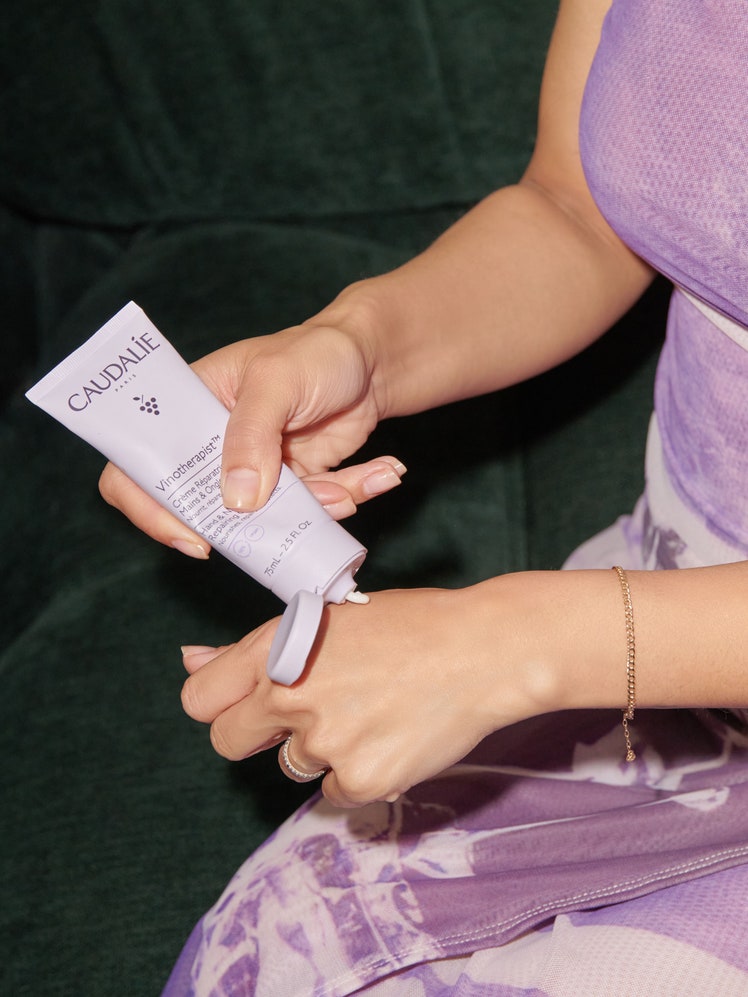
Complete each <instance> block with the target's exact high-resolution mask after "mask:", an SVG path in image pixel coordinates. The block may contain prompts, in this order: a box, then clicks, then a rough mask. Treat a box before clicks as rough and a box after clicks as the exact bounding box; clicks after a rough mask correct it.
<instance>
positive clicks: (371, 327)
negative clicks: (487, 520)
mask: <svg viewBox="0 0 748 997" xmlns="http://www.w3.org/2000/svg"><path fill="white" fill-rule="evenodd" d="M650 280H651V272H650V271H649V269H648V268H647V267H646V266H645V265H644V264H643V263H642V262H641V261H640V260H639V259H637V258H636V257H635V256H634V255H633V254H632V253H631V252H630V251H629V250H628V249H626V247H624V246H623V244H622V243H620V242H619V241H618V240H617V238H616V237H615V236H614V235H613V234H612V232H610V230H609V229H608V228H607V226H606V225H605V224H604V222H602V220H601V219H599V218H596V217H594V216H593V215H592V213H591V211H590V210H589V208H587V207H585V214H584V215H581V214H580V213H575V211H574V209H573V207H569V206H567V205H565V204H564V203H563V202H562V200H561V199H560V198H557V197H555V196H551V195H550V194H549V193H548V192H547V191H546V190H544V188H543V187H542V186H540V185H539V184H536V183H534V182H532V181H531V179H529V178H528V179H527V180H526V181H525V182H523V183H522V184H520V185H517V186H513V187H508V188H505V189H503V190H500V191H498V192H496V193H495V194H493V195H491V197H489V198H487V199H486V200H485V201H483V202H481V203H480V204H479V205H478V206H477V207H476V208H474V209H473V210H472V211H471V212H469V213H468V214H467V215H466V216H465V217H463V218H462V219H461V220H460V221H459V222H457V223H456V224H455V225H454V226H452V227H451V228H450V229H449V230H448V231H447V232H445V233H444V235H442V236H441V237H440V238H439V239H438V240H437V241H436V242H435V243H434V244H433V245H432V246H431V247H429V249H427V250H426V251H425V252H424V253H422V254H421V255H420V256H417V257H416V258H415V259H413V260H411V261H410V262H409V263H407V264H405V265H404V266H402V267H400V268H398V269H397V270H395V271H392V272H391V273H389V274H385V275H383V276H381V277H376V278H374V279H371V280H367V281H363V282H361V283H359V284H357V285H354V286H353V287H352V288H350V289H348V290H347V291H346V292H344V293H343V294H342V295H341V296H340V297H339V298H338V299H336V301H335V302H333V303H332V305H331V306H329V307H328V308H327V309H325V310H324V311H323V312H322V313H321V314H320V316H317V317H315V319H314V320H312V321H313V322H315V323H316V322H325V323H330V324H334V325H336V326H337V327H338V328H343V329H346V328H351V329H354V330H355V334H356V335H357V336H358V338H359V341H360V342H362V343H363V348H364V350H365V351H367V352H368V355H369V357H370V363H371V368H372V372H373V378H374V386H375V392H376V395H377V399H378V408H379V410H380V412H381V414H382V416H391V415H404V414H409V413H412V412H416V411H421V410H423V409H426V408H430V407H433V406H436V405H439V404H443V403H445V402H449V401H453V400H456V399H461V398H467V397H470V396H473V395H477V394H482V393H485V392H489V391H493V390H495V389H498V388H501V387H504V386H506V385H509V384H513V383H516V382H518V381H521V380H524V379H525V378H528V377H531V376H533V375H535V374H537V373H540V372H541V371H543V370H546V369H548V368H549V367H552V366H554V365H556V364H557V363H560V362H561V361H563V360H564V359H566V358H567V357H569V356H571V355H573V354H575V353H577V352H578V351H580V350H581V349H583V348H584V347H585V346H587V345H588V344H589V343H590V342H592V341H593V340H594V339H596V338H597V337H598V336H600V335H601V334H602V333H603V332H604V331H605V330H606V329H607V328H609V327H610V325H611V324H612V323H613V322H615V320H616V319H617V318H618V317H619V316H620V315H621V314H623V313H624V312H625V311H626V310H627V309H628V308H629V307H630V305H631V304H632V303H633V302H634V301H635V300H636V299H637V298H638V297H639V296H640V294H641V293H642V292H643V290H644V289H645V287H646V286H647V284H648V283H649V281H650Z"/></svg>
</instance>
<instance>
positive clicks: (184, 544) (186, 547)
mask: <svg viewBox="0 0 748 997" xmlns="http://www.w3.org/2000/svg"><path fill="white" fill-rule="evenodd" d="M171 545H172V547H173V548H174V549H175V550H178V551H179V552H180V554H186V555H187V557H196V558H198V559H199V560H201V561H207V560H208V556H209V554H210V547H207V548H206V547H203V545H202V544H199V543H197V541H195V540H172V542H171Z"/></svg>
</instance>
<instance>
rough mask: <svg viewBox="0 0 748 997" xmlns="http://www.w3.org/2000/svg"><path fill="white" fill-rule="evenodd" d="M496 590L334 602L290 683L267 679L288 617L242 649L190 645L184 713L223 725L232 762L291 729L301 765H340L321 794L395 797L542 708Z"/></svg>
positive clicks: (339, 800) (218, 742)
mask: <svg viewBox="0 0 748 997" xmlns="http://www.w3.org/2000/svg"><path fill="white" fill-rule="evenodd" d="M497 581H498V580H496V579H495V580H493V582H494V583H496V582H497ZM486 584H487V583H483V584H482V585H477V586H473V587H471V588H466V589H460V590H455V591H447V590H442V589H410V590H397V591H386V592H379V593H375V594H373V595H372V596H371V602H370V603H369V604H368V605H365V606H359V605H342V606H334V605H333V606H327V607H326V608H325V611H324V616H323V621H322V625H321V628H320V631H319V634H318V637H317V641H316V643H315V645H314V648H313V650H312V653H311V654H310V656H309V659H308V662H307V667H306V669H305V671H304V673H303V675H302V677H301V678H300V679H299V680H298V681H297V682H296V683H295V684H294V685H293V686H291V687H286V686H283V685H278V684H276V683H274V682H272V681H271V680H270V679H269V678H268V676H267V674H266V671H265V663H266V660H267V657H268V651H269V648H270V644H271V642H272V638H273V635H274V633H275V629H276V627H277V622H278V621H277V620H273V621H270V622H269V623H267V624H265V625H264V626H262V627H260V628H259V629H257V630H255V631H253V632H252V633H250V634H249V635H248V636H246V637H245V638H243V639H242V640H241V641H239V642H238V643H237V644H234V645H232V646H231V647H227V648H221V649H215V648H185V649H184V652H185V657H184V661H185V667H186V668H187V670H188V671H189V672H190V673H191V674H190V677H189V678H188V679H187V681H186V683H185V686H184V692H183V704H184V708H185V710H186V712H187V713H188V714H189V715H190V716H191V717H193V718H194V719H196V720H199V721H203V722H206V723H209V724H211V740H212V742H213V746H214V747H215V749H216V751H217V752H218V753H219V754H221V755H223V756H225V757H226V758H230V759H241V758H245V757H247V756H249V755H251V754H254V753H256V752H258V751H261V750H263V749H265V748H268V747H270V746H272V745H274V744H277V743H278V742H279V741H281V740H283V739H285V738H286V737H287V736H288V735H289V734H293V739H292V742H291V744H290V746H289V756H290V761H291V763H292V764H293V765H294V766H295V767H296V768H298V769H300V770H301V771H304V772H310V773H311V772H315V771H317V770H318V769H321V768H326V769H328V770H329V771H327V773H326V775H325V777H324V780H323V783H322V790H323V792H324V794H325V796H326V797H327V798H328V799H329V800H330V801H331V802H332V803H333V804H335V805H337V806H341V807H350V806H359V805H363V804H365V803H368V802H370V801H372V800H381V799H385V800H394V799H396V798H397V797H398V796H399V795H400V794H401V793H403V792H404V791H405V790H407V789H408V788H409V787H410V786H412V785H414V784H415V783H418V782H421V781H422V780H424V779H427V778H429V777H431V776H434V775H436V774H437V773H439V772H441V771H443V770H444V769H446V768H448V767H449V766H450V765H452V764H454V763H455V762H457V761H459V760H460V759H461V758H463V757H464V756H465V755H466V754H467V753H468V752H469V751H470V750H471V749H472V748H473V747H474V746H475V745H476V744H477V743H478V742H479V741H480V740H481V739H482V738H483V737H485V736H486V735H487V734H488V733H490V732H491V731H492V730H495V729H497V728H498V727H501V726H505V725H506V724H509V723H513V722H515V721H517V720H520V719H523V718H524V717H526V716H529V715H530V714H532V713H534V712H539V710H538V709H537V708H536V706H534V705H533V704H532V702H531V697H530V696H529V695H528V694H527V691H526V689H525V688H524V683H523V681H522V679H521V678H518V676H519V675H521V670H519V669H517V667H516V665H517V661H516V653H517V652H518V650H519V648H518V646H517V644H516V641H515V640H514V639H513V637H512V634H513V633H514V632H515V631H516V623H517V621H516V618H514V620H512V618H511V617H512V614H511V612H508V611H505V612H504V613H502V612H501V607H500V605H497V603H496V596H495V594H494V593H493V592H490V593H486V591H485V586H486ZM502 617H503V618H504V624H503V633H502V632H501V630H502V622H501V621H502ZM512 624H513V625H512ZM504 637H506V638H507V640H506V641H503V640H502V639H503V638H504ZM513 647H514V650H513ZM512 659H514V660H512ZM508 676H510V679H509V680H507V677H508ZM502 677H503V682H502ZM284 771H285V772H286V775H289V773H288V771H287V770H286V769H284Z"/></svg>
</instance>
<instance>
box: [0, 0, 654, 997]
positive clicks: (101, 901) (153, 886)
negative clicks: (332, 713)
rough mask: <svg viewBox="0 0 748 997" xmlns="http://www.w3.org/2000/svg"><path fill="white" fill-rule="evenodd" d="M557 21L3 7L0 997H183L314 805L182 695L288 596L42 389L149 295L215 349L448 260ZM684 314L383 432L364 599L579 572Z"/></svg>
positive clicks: (413, 4) (152, 307)
mask: <svg viewBox="0 0 748 997" xmlns="http://www.w3.org/2000/svg"><path fill="white" fill-rule="evenodd" d="M554 16H555V10H554V4H553V2H552V0H349V2H332V0H328V2H324V0H323V2H314V3H313V2H311V0H287V2H286V3H282V2H281V3H279V2H273V0H254V2H249V0H243V2H239V0H182V2H181V3H174V2H172V0H162V2H161V3H159V4H148V3H145V2H143V0H79V2H78V3H73V4H67V5H64V4H59V3H52V2H51V0H28V2H26V3H24V4H5V5H3V9H2V13H0V47H1V48H2V60H1V61H0V71H1V72H2V87H0V147H1V148H2V163H1V165H0V236H1V237H2V254H1V255H0V288H1V291H2V299H1V301H2V308H3V318H2V346H3V361H2V364H1V365H0V372H1V376H2V382H1V386H2V436H1V437H0V446H1V447H2V451H1V454H2V463H1V465H0V466H1V467H2V480H3V486H4V487H3V489H2V506H3V514H2V518H1V522H2V529H3V562H2V563H3V567H4V571H3V594H2V602H1V603H0V606H1V610H0V611H1V612H2V626H3V633H2V643H1V644H0V739H1V747H0V793H1V796H0V800H1V803H0V808H1V809H0V869H1V879H0V883H1V885H2V894H1V895H2V904H1V907H0V919H1V921H2V924H1V928H0V939H1V942H0V944H2V958H1V959H0V993H2V994H7V995H9V997H20V995H25V994H29V995H31V994H33V995H35V997H36V995H47V994H49V995H62V994H65V995H68V994H70V995H92V997H106V995H110V994H111V995H115V994H117V995H126V997H135V995H140V994H143V995H146V994H156V993H158V992H159V989H160V987H161V986H162V984H163V983H164V981H165V979H166V976H167V974H168V972H169V969H170V966H171V963H172V960H173V958H174V957H175V956H176V954H177V952H178V950H179V947H180V946H181V944H182V941H183V940H184V938H185V937H186V935H187V934H188V932H189V930H190V929H191V927H192V925H193V922H194V921H195V920H196V918H197V917H198V916H199V915H200V914H201V913H202V912H203V910H204V909H205V908H206V907H207V906H209V905H210V904H211V903H212V902H213V900H214V899H215V898H216V897H217V895H218V893H219V891H220V890H221V889H222V887H223V885H224V883H225V882H226V880H227V879H228V877H229V876H230V875H231V873H232V871H233V870H234V868H235V867H236V865H237V864H238V863H239V862H240V861H241V860H242V859H243V858H244V857H245V855H246V854H247V853H248V852H249V851H251V850H252V849H253V847H254V846H255V845H256V844H257V843H258V842H259V841H260V840H262V838H263V837H264V836H266V835H267V834H268V833H269V832H270V831H271V830H272V829H273V827H275V826H276V825H277V824H278V822H279V821H281V820H282V819H283V818H284V816H285V815H286V814H288V813H289V812H290V811H291V809H292V808H294V807H295V806H296V805H297V804H298V803H299V802H300V801H301V800H302V799H303V798H304V796H305V795H306V793H307V792H309V790H307V789H302V788H299V787H297V786H295V785H293V784H292V783H290V782H289V781H288V780H286V779H284V778H283V776H282V775H281V773H280V771H279V770H278V769H277V766H276V762H275V758H274V754H270V755H267V756H261V757H258V758H254V759H250V760H248V761H247V762H244V763H240V764H233V765H232V764H229V763H227V762H225V761H223V760H222V759H219V758H218V757H217V756H215V755H214V754H213V752H212V750H211V748H210V746H209V743H208V739H207V736H206V731H205V730H204V729H202V728H200V727H199V726H198V725H196V724H193V723H192V722H191V721H189V720H188V719H187V718H186V717H185V716H184V715H183V713H182V711H181V708H180V702H179V692H180V687H181V682H182V678H183V673H182V668H181V662H180V655H179V652H178V648H179V644H180V643H184V642H200V643H202V642H206V643H207V642H221V641H228V640H231V639H233V638H235V637H237V636H238V635H240V634H242V633H244V632H246V631H247V630H249V629H251V628H252V627H254V626H256V625H257V624H259V623H260V622H262V621H263V620H265V619H267V618H268V617H270V616H271V615H275V614H276V613H277V612H278V611H279V610H280V609H281V608H282V607H281V606H280V604H279V603H278V602H277V601H276V600H275V599H274V598H273V597H272V596H270V595H269V594H268V593H266V592H265V591H264V590H261V589H260V588H259V586H257V585H255V583H253V582H251V581H250V580H249V579H245V578H244V577H243V576H241V575H240V574H239V573H238V572H237V571H236V569H234V568H233V567H231V566H230V565H228V564H226V563H222V562H221V559H220V558H219V557H217V556H215V557H214V558H213V559H212V560H211V562H210V563H208V564H207V565H206V564H201V563H194V562H191V561H189V560H188V559H186V558H184V557H182V556H180V555H179V554H177V553H174V552H170V551H168V550H165V549H163V548H161V547H158V546H157V545H155V544H153V543H152V542H150V541H149V540H147V538H145V537H143V536H142V535H140V534H139V533H138V532H137V531H136V530H135V529H134V528H133V527H131V526H130V524H129V523H127V522H125V521H124V520H123V519H122V518H121V517H120V516H118V514H116V513H115V512H114V511H112V510H111V509H109V508H108V507H106V506H105V505H104V503H103V502H102V501H101V500H100V498H99V497H98V493H97V489H96V482H97V477H98V473H99V470H100V467H101V463H102V462H101V459H100V458H99V457H98V456H97V455H96V454H95V453H94V452H93V451H91V450H89V449H87V448H86V447H85V445H84V444H82V443H80V442H79V441H77V440H76V439H74V438H73V437H71V436H70V435H69V434H68V433H67V432H66V431H64V430H63V429H62V428H61V427H59V426H57V425H56V424H55V423H53V422H52V420H51V419H49V418H48V417H47V416H45V415H43V414H42V413H41V412H39V411H38V410H36V409H34V408H32V406H31V405H29V404H28V403H27V402H26V401H25V399H24V398H23V391H24V389H25V388H26V387H28V386H29V385H30V384H31V383H32V382H33V381H34V380H35V379H36V378H37V377H38V375H39V374H41V373H43V372H45V371H46V370H47V369H49V368H50V367H51V366H52V365H53V364H54V363H56V362H57V361H58V360H59V359H61V358H62V357H63V356H64V355H65V354H66V353H67V352H69V351H70V349H72V348H73V347H74V346H76V345H77V344H78V343H79V342H81V341H82V340H83V339H84V338H86V337H87V336H88V335H90V334H91V333H92V332H93V331H94V330H95V329H96V328H97V327H98V326H99V325H100V324H101V323H102V322H103V321H104V320H106V319H107V318H108V317H109V316H110V315H111V314H113V313H114V311H116V310H117V309H118V308H119V307H120V306H121V305H122V304H124V303H125V302H126V301H127V300H129V299H130V298H133V299H135V300H136V301H137V302H138V303H139V304H140V305H142V307H144V308H145V310H146V311H147V312H148V313H149V315H150V316H151V317H152V318H153V320H154V321H155V322H156V323H157V324H158V325H159V326H161V328H162V329H163V330H164V332H166V334H167V335H168V336H169V337H170V338H171V339H172V340H173V341H174V342H175V344H176V345H177V346H178V348H180V349H181V351H182V352H183V353H184V354H185V355H186V356H187V357H188V358H189V359H193V358H195V357H196V356H198V355H200V354H202V353H204V352H206V351H208V350H210V349H213V348H215V347H217V346H218V345H221V344H223V343H226V342H229V341H231V340H234V339H236V338H240V337H244V336H247V335H253V334H257V333H264V332H268V331H271V330H273V329H276V328H280V327H283V326H284V325H287V324H290V323H292V322H295V321H298V320H301V319H303V318H305V317H306V316H307V315H309V314H310V313H311V312H312V311H313V310H315V309H317V308H319V307H320V306H321V305H323V304H324V303H326V302H327V301H328V300H329V299H330V298H331V297H332V296H333V295H334V294H335V293H336V292H337V291H338V290H339V289H340V288H342V287H343V286H344V285H345V284H347V283H348V282H350V281H351V280H354V279H356V278H359V277H361V276H364V275H367V274H373V273H376V272H381V271H383V270H385V269H388V268H390V267H392V266H394V265H396V264H397V263H398V262H400V261H401V260H403V259H405V258H407V257H408V256H409V255H411V254H412V253H414V252H415V251H417V250H418V249H420V248H422V247H423V246H425V245H427V244H428V242H429V241H430V240H431V239H432V238H433V237H434V236H435V235H436V234H437V233H438V232H439V231H441V230H442V228H444V227H445V226H446V225H447V224H449V223H450V221H452V220H453V219H454V218H456V217H457V216H458V215H459V214H460V213H461V212H463V211H464V210H466V209H467V208H468V207H469V206H470V205H471V204H473V203H474V202H475V201H476V200H478V199H479V198H480V197H481V196H482V195H484V194H486V193H488V192H489V191H490V190H491V189H493V188H494V187H496V186H499V185H501V184H504V183H507V182H511V181H513V180H515V179H516V178H517V177H518V176H519V175H520V173H521V170H522V168H523V166H524V164H525V162H526V160H527V158H528V155H529V153H530V151H531V148H532V143H533V137H534V128H535V105H536V100H537V93H538V89H539V81H540V72H541V67H542V61H543V56H544V52H545V48H546V45H547V42H548V38H549V35H550V31H551V27H552V22H553V18H554ZM664 296H665V289H663V288H661V287H659V286H657V287H656V288H655V289H654V290H653V292H652V293H651V294H649V295H648V296H647V299H646V300H645V301H644V302H643V303H641V304H640V305H639V306H637V308H636V309H635V310H634V311H633V312H632V314H631V315H630V316H628V317H627V318H626V319H625V320H624V321H623V322H621V323H620V326H619V327H618V328H617V329H616V330H615V331H614V332H613V333H612V334H611V335H610V336H608V337H606V339H605V340H604V341H603V342H601V343H600V344H598V345H597V346H595V347H594V348H593V349H592V350H590V351H588V353H587V354H586V355H584V356H582V357H580V358H577V359H576V360H575V361H573V362H571V363H569V364H567V365H566V366H565V367H564V368H562V369H561V370H559V371H555V372H553V373H551V374H549V375H546V376H543V377H541V378H538V379H537V380H535V381H534V382H532V383H530V384H528V385H524V386H521V387H519V388H517V389H512V390H511V391H508V392H506V393H505V394H503V395H502V396H501V397H492V398H486V399H479V400H475V401H470V402H465V403H461V404H459V405H454V406H451V407H450V408H449V409H448V410H444V411H441V412H435V413H430V414H427V415H424V416H421V417H418V418H413V419H410V420H407V421H402V422H393V423H388V424H385V425H383V426H382V427H380V429H379V430H378V432H377V434H376V436H375V438H374V439H373V440H372V441H371V442H370V445H369V447H368V450H369V452H370V453H371V454H372V455H373V454H376V453H382V452H393V453H396V454H398V455H399V456H400V457H401V458H402V459H403V460H404V461H405V462H406V463H407V464H408V466H409V468H410V472H409V474H408V476H407V478H406V480H405V483H404V486H403V488H401V489H400V490H398V492H397V493H395V494H393V495H392V496H388V497H385V498H383V499H381V500H379V501H377V502H376V503H373V504H371V505H370V506H367V507H366V508H365V509H364V510H362V511H361V513H360V514H359V516H358V517H357V520H356V522H355V523H354V524H353V525H352V526H351V528H352V530H353V532H355V533H356V535H357V536H358V537H359V538H360V539H361V540H362V541H364V542H365V543H366V544H367V545H368V546H369V548H370V551H371V553H370V556H369V559H368V561H367V564H366V566H365V568H364V569H363V572H362V575H361V578H362V582H363V585H364V587H366V588H369V589H371V588H377V587H385V586H399V585H423V584H428V585H445V586H459V585H463V584H467V583H470V582H473V581H477V580H479V579H481V578H484V577H487V576H489V575H491V574H496V573H499V572H503V571H508V570H515V569H521V568H525V567H557V566H558V565H559V564H560V563H561V562H562V560H563V558H564V556H565V555H566V553H568V552H569V550H571V549H572V548H573V547H574V546H575V545H576V544H577V543H578V542H580V541H581V540H582V539H584V538H585V537H586V536H587V535H589V534H590V533H592V532H593V531H595V530H597V529H599V528H601V527H603V526H604V525H606V524H607V523H608V522H609V521H610V520H611V519H612V518H614V517H615V516H616V515H617V514H619V513H620V512H624V511H626V510H627V509H628V508H629V507H630V506H631V505H632V503H633V502H634V500H635V498H636V496H637V494H638V492H639V490H640V488H641V484H642V480H641V479H642V474H641V457H642V451H643V440H644V433H645V428H646V423H647V418H648V413H649V406H650V396H651V382H652V374H653V356H654V350H655V348H656V345H657V339H658V337H659V329H660V326H661V321H662V312H663V300H664ZM456 334H459V330H456ZM478 362H479V358H478ZM423 373H424V376H425V377H427V376H428V371H424V372H423ZM279 997H282V995H279Z"/></svg>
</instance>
